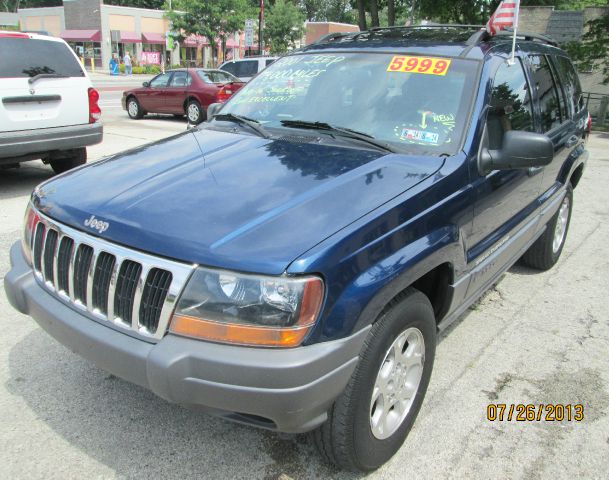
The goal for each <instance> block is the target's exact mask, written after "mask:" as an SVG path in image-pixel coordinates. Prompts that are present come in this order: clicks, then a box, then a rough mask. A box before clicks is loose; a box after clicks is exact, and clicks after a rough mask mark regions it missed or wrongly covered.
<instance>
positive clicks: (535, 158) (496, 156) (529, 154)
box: [479, 130, 554, 172]
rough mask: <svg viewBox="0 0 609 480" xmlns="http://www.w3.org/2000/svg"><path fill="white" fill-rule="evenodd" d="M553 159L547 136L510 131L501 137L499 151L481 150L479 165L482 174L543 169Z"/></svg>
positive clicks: (552, 150)
mask: <svg viewBox="0 0 609 480" xmlns="http://www.w3.org/2000/svg"><path fill="white" fill-rule="evenodd" d="M553 158H554V144H553V143H552V140H550V138H549V137H548V136H547V135H543V134H541V133H533V132H525V131H521V130H510V131H508V132H505V134H504V136H503V143H502V145H501V150H488V149H486V148H485V149H483V150H482V152H481V153H480V160H479V165H480V170H481V171H482V172H490V171H492V170H510V169H513V168H531V167H543V166H544V165H548V164H549V163H550V162H552V159H553Z"/></svg>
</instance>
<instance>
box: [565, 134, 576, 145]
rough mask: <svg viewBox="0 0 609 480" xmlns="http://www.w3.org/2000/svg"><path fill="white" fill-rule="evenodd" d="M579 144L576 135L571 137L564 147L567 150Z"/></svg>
mask: <svg viewBox="0 0 609 480" xmlns="http://www.w3.org/2000/svg"><path fill="white" fill-rule="evenodd" d="M577 142H579V137H578V136H577V135H571V136H570V137H569V139H568V140H567V143H566V146H567V148H571V147H574V146H575V145H577Z"/></svg>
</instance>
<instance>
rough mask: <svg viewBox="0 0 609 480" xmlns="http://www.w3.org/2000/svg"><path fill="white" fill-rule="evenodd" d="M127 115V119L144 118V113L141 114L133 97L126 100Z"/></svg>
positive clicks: (138, 105)
mask: <svg viewBox="0 0 609 480" xmlns="http://www.w3.org/2000/svg"><path fill="white" fill-rule="evenodd" d="M127 113H128V114H129V117H130V118H133V119H139V118H142V117H143V116H144V112H142V109H141V107H140V104H139V102H138V101H137V99H135V98H134V97H131V98H130V99H129V100H127Z"/></svg>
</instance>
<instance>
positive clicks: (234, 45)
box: [226, 38, 239, 48]
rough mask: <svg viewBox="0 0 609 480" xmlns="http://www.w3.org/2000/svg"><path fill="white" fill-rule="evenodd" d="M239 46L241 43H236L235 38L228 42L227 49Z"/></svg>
mask: <svg viewBox="0 0 609 480" xmlns="http://www.w3.org/2000/svg"><path fill="white" fill-rule="evenodd" d="M238 46H239V42H235V39H234V38H229V39H228V40H226V48H236V47H238Z"/></svg>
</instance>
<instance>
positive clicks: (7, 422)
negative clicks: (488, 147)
mask: <svg viewBox="0 0 609 480" xmlns="http://www.w3.org/2000/svg"><path fill="white" fill-rule="evenodd" d="M138 82H139V80H138V81H137V82H136V83H138ZM100 90H101V102H100V103H101V106H102V108H103V109H104V121H105V140H104V143H103V144H101V145H97V146H95V147H92V148H91V149H90V150H89V158H90V161H95V160H97V159H99V158H101V157H102V156H104V155H108V154H111V153H115V152H118V151H120V150H123V149H126V148H131V147H135V146H138V145H141V144H143V143H146V142H149V141H152V140H155V139H159V138H162V137H164V136H167V135H171V134H173V133H177V132H180V131H182V130H184V129H185V128H186V123H185V121H184V120H177V119H173V118H172V117H165V118H162V117H156V118H154V117H153V118H147V119H145V120H140V121H137V122H136V121H132V120H130V119H129V118H128V117H127V115H126V113H125V112H124V111H122V110H121V108H120V95H121V92H120V91H118V90H116V89H115V90H112V89H110V88H106V89H105V90H104V87H103V86H102V88H100ZM588 148H589V150H590V154H591V155H590V160H589V162H588V166H587V169H586V171H585V173H584V176H583V178H582V180H581V182H580V185H579V186H578V188H577V189H576V190H575V200H574V211H573V216H572V220H571V227H570V231H569V236H568V239H567V243H566V246H565V249H564V251H563V255H562V258H561V260H560V261H559V263H558V265H557V266H556V267H555V268H554V269H552V270H550V271H548V272H545V273H537V272H535V271H532V270H529V269H525V268H524V267H520V266H515V267H514V268H512V269H511V270H510V271H509V272H508V273H507V274H506V275H505V276H504V277H503V279H502V280H501V281H500V282H499V283H498V284H497V285H496V286H495V287H494V288H493V289H492V290H490V291H489V292H488V293H487V294H486V295H485V296H484V297H483V298H482V299H481V300H480V301H479V302H478V303H477V304H476V305H474V306H473V307H472V308H470V310H469V311H468V312H467V314H465V315H464V316H463V317H462V318H460V319H459V320H458V321H457V322H455V324H453V326H451V327H450V329H449V331H447V332H445V333H443V334H442V335H441V338H440V343H439V346H438V349H437V354H436V363H435V367H434V372H433V375H432V378H431V384H430V387H429V391H428V394H427V397H426V400H425V402H424V404H423V408H422V409H421V413H420V414H419V417H418V419H417V421H416V423H415V426H414V429H413V430H412V432H411V434H410V436H409V437H408V439H407V441H406V443H405V444H404V446H403V448H402V449H401V450H400V451H399V452H398V454H397V455H396V456H395V457H394V458H393V459H392V460H391V461H390V462H389V463H388V464H386V465H385V466H383V467H382V468H381V469H379V470H378V471H376V472H374V473H372V474H370V475H369V477H370V478H373V479H389V478H400V479H403V478H430V479H432V478H433V479H438V478H449V477H450V478H490V477H499V478H553V479H554V478H561V479H562V478H565V479H566V478H569V479H570V478H573V477H585V478H599V479H600V478H607V472H608V471H609V369H608V368H607V367H608V365H609V315H608V314H607V304H606V301H607V294H608V292H609V255H607V245H609V188H607V185H608V183H609V134H594V135H593V136H592V138H591V139H590V142H589V145H588ZM51 176H52V171H51V169H50V168H49V167H47V166H44V165H42V163H41V162H30V163H29V164H24V165H23V166H22V168H20V169H15V170H0V278H2V277H3V276H4V274H5V273H6V272H7V271H8V269H9V257H8V252H9V247H10V246H11V245H12V243H13V242H14V241H15V240H17V239H18V238H19V237H20V235H21V226H22V216H23V212H24V209H25V206H26V204H27V200H28V197H29V193H30V192H31V190H32V188H34V186H35V185H36V184H37V183H39V182H41V181H43V180H45V179H47V178H50V177H51ZM489 403H494V404H496V403H505V404H508V405H509V404H512V403H513V404H535V405H537V404H544V405H545V404H578V403H580V404H582V405H583V407H584V420H583V421H581V422H575V421H571V422H569V421H566V420H565V421H562V422H548V421H532V422H516V421H511V422H508V421H503V422H498V421H495V422H491V421H489V420H487V418H486V414H487V406H488V404H489ZM0 423H1V425H2V428H1V429H0V478H28V479H31V478H47V479H48V478H62V479H64V478H175V479H184V478H214V479H220V478H221V479H224V478H231V479H232V478H261V479H273V478H282V479H284V480H285V479H288V478H293V479H300V478H345V479H347V478H360V477H362V476H363V475H353V474H348V473H344V472H339V471H336V470H334V469H332V468H330V467H328V466H326V465H325V464H323V463H322V462H321V461H320V459H319V457H318V456H317V454H316V453H315V451H314V449H313V447H312V445H311V444H310V443H309V442H308V440H307V438H306V436H298V437H279V436H277V435H275V434H273V433H270V432H265V431H262V430H256V429H253V428H249V427H243V426H239V425H235V424H231V423H227V422H225V421H222V420H219V419H214V418H211V417H208V416H205V415H203V414H200V413H197V412H193V411H189V410H186V409H183V408H181V407H179V406H176V405H172V404H169V403H167V402H165V401H164V400H161V399H159V398H157V397H155V396H154V395H152V394H151V393H149V392H148V391H146V390H144V389H142V388H140V387H137V386H134V385H131V384H129V383H127V382H124V381H122V380H121V379H118V378H116V377H114V376H112V375H109V374H107V373H106V372H103V371H101V370H99V369H98V368H96V367H95V366H93V365H92V364H90V363H88V362H87V361H85V360H83V359H81V358H80V357H78V356H76V355H75V354H73V353H72V352H70V351H69V350H67V349H66V348H64V347H63V346H62V345H60V344H58V343H57V342H56V341H54V340H53V339H52V338H51V337H49V336H48V335H47V334H46V333H44V332H43V331H42V330H41V329H40V328H38V327H37V325H36V324H35V322H34V321H33V320H31V319H30V318H29V317H26V316H24V315H21V314H19V313H17V312H16V311H15V310H13V309H12V307H11V306H10V305H9V304H8V301H7V300H6V297H5V295H4V290H3V289H0Z"/></svg>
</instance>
